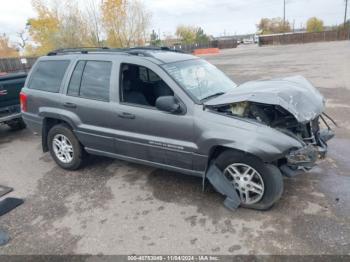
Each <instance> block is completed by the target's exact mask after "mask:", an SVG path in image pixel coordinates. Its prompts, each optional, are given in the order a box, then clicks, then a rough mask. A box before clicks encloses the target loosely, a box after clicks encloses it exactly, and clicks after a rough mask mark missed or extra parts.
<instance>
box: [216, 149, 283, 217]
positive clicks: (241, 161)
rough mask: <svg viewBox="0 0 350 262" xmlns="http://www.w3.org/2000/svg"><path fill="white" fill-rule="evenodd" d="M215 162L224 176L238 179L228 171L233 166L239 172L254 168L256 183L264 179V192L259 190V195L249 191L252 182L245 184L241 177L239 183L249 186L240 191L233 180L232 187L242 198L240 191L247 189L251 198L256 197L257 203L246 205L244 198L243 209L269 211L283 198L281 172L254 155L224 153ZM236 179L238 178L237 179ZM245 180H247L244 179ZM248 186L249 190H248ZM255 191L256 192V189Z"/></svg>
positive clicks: (230, 151) (252, 171) (237, 152)
mask: <svg viewBox="0 0 350 262" xmlns="http://www.w3.org/2000/svg"><path fill="white" fill-rule="evenodd" d="M215 162H216V165H217V167H218V168H219V169H220V170H221V171H222V172H223V175H225V176H226V177H228V176H229V177H231V176H232V175H231V173H233V174H234V176H232V177H236V173H235V172H231V173H230V172H229V170H228V169H227V168H228V167H230V166H232V165H233V166H234V167H235V168H236V169H235V170H237V168H238V170H242V171H246V170H247V169H248V167H250V168H252V169H251V171H250V173H253V174H254V175H253V177H254V178H253V180H252V182H254V181H258V182H259V179H260V180H261V179H262V181H263V183H261V184H262V187H263V189H262V190H261V189H259V190H258V191H259V194H258V193H254V192H251V191H249V190H251V189H252V187H251V185H250V184H249V183H250V182H243V180H242V176H240V177H241V178H240V179H241V181H238V182H243V183H248V184H249V185H248V184H246V186H243V188H240V189H238V188H239V187H240V184H237V183H236V182H237V181H235V179H233V178H232V181H231V182H232V187H233V188H235V189H236V192H237V193H238V195H239V196H240V190H242V189H245V192H247V191H249V192H248V194H249V195H250V196H253V197H255V200H254V201H256V202H254V201H252V202H251V203H244V201H247V200H246V199H245V198H244V197H243V199H245V200H244V201H242V203H241V206H242V207H245V208H250V209H256V210H267V209H269V208H271V207H272V206H273V205H274V203H276V202H277V201H278V200H279V199H280V197H281V196H282V193H283V177H282V174H281V172H280V170H279V169H278V168H277V167H276V166H274V165H270V164H265V163H264V162H262V161H261V160H260V159H259V158H257V157H255V156H253V155H249V154H245V153H243V152H239V151H235V150H227V151H224V152H223V153H222V154H220V155H219V156H218V157H217V159H216V161H215ZM246 167H247V169H246ZM230 171H231V169H230ZM254 171H256V172H254ZM236 179H238V178H237V177H236ZM244 179H246V178H245V177H244ZM247 179H248V178H247ZM258 182H257V183H258ZM254 183H255V182H254ZM255 184H256V183H255ZM255 184H254V185H255ZM237 185H238V186H237ZM248 186H249V188H247V187H248ZM247 189H248V190H247ZM253 189H254V190H256V188H255V187H254V188H253ZM242 192H243V191H242ZM261 192H262V193H261ZM243 195H244V194H243ZM241 200H242V199H241Z"/></svg>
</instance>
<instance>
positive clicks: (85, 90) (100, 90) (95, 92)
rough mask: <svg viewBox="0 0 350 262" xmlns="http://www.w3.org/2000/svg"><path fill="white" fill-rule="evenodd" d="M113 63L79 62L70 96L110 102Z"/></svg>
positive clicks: (69, 91)
mask: <svg viewBox="0 0 350 262" xmlns="http://www.w3.org/2000/svg"><path fill="white" fill-rule="evenodd" d="M111 69H112V62H107V61H79V62H78V63H77V65H76V67H75V69H74V72H73V74H72V77H71V80H70V83H69V87H68V95H71V96H80V97H83V98H88V99H94V100H102V101H109V86H110V76H111Z"/></svg>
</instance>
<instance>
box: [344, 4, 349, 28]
mask: <svg viewBox="0 0 350 262" xmlns="http://www.w3.org/2000/svg"><path fill="white" fill-rule="evenodd" d="M347 12H348V0H345V14H344V28H345V24H346V14H347Z"/></svg>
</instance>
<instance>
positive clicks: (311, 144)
mask: <svg viewBox="0 0 350 262" xmlns="http://www.w3.org/2000/svg"><path fill="white" fill-rule="evenodd" d="M212 109H214V110H215V111H217V112H219V113H221V114H225V115H229V116H236V117H242V118H247V119H252V120H254V121H258V122H260V123H262V124H265V125H267V126H270V127H271V128H275V129H278V130H279V131H281V132H283V133H285V134H287V135H289V136H292V137H293V138H295V139H297V140H299V141H300V142H301V143H302V144H304V145H305V147H303V148H302V149H300V150H295V151H291V152H290V154H289V155H288V156H287V157H286V160H287V163H288V167H289V169H290V168H292V169H293V170H297V169H301V168H302V169H308V168H311V167H312V166H313V165H314V164H315V162H316V160H317V159H319V158H324V157H325V156H326V152H327V141H328V140H330V139H331V138H332V137H333V136H334V132H333V131H332V130H331V128H330V126H329V123H328V122H327V121H326V118H327V119H328V120H329V121H331V122H332V123H333V124H335V125H336V123H335V122H334V121H333V120H332V119H331V118H330V117H329V116H328V115H326V114H324V113H323V114H321V115H319V116H316V117H315V118H314V119H313V120H311V121H309V122H306V123H300V122H298V121H297V119H296V118H295V117H294V116H293V115H292V114H291V113H290V112H288V111H287V110H285V109H284V108H282V107H281V106H279V105H268V104H263V103H256V102H248V101H244V102H237V103H232V104H228V105H223V106H219V107H212ZM321 123H323V124H324V125H325V126H326V127H327V128H326V129H322V130H321V128H320V124H321ZM282 169H284V170H282V171H285V172H290V171H291V170H287V167H286V166H285V167H283V168H282Z"/></svg>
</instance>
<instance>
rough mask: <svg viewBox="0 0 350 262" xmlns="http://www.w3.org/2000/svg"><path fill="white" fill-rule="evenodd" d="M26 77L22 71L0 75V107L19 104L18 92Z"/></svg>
mask: <svg viewBox="0 0 350 262" xmlns="http://www.w3.org/2000/svg"><path fill="white" fill-rule="evenodd" d="M26 77H27V74H24V73H16V74H8V75H5V76H0V108H1V107H7V106H11V105H17V104H19V93H20V91H21V89H22V87H23V86H24V82H25V80H26Z"/></svg>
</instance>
